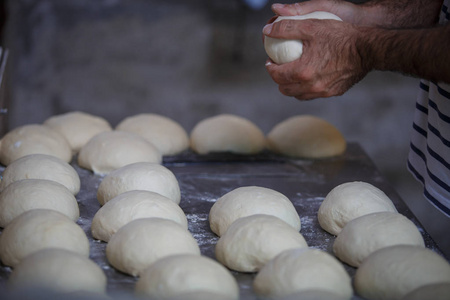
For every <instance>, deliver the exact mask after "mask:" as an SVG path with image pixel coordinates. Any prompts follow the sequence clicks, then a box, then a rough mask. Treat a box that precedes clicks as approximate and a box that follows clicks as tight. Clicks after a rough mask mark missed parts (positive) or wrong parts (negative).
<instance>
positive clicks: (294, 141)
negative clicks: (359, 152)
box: [267, 115, 347, 159]
mask: <svg viewBox="0 0 450 300" xmlns="http://www.w3.org/2000/svg"><path fill="white" fill-rule="evenodd" d="M267 147H268V148H269V149H270V150H271V151H273V152H275V153H279V154H282V155H286V156H290V157H299V158H312V159H314V158H316V159H317V158H327V157H333V156H337V155H341V154H343V153H344V152H345V150H346V149H347V142H346V141H345V138H344V136H343V135H342V133H341V132H340V131H339V130H338V129H337V128H336V127H335V126H334V125H332V124H331V123H329V122H327V121H325V120H323V119H321V118H318V117H315V116H310V115H299V116H294V117H290V118H288V119H286V120H284V121H282V122H280V123H278V124H277V125H275V126H274V127H273V128H272V129H271V130H270V131H269V133H268V134H267Z"/></svg>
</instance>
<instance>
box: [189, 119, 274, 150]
mask: <svg viewBox="0 0 450 300" xmlns="http://www.w3.org/2000/svg"><path fill="white" fill-rule="evenodd" d="M190 139H191V148H192V149H193V150H194V151H195V152H197V153H199V154H207V153H212V152H232V153H237V154H256V153H259V152H261V151H263V150H264V149H265V147H266V142H265V137H264V134H263V132H262V131H261V130H260V129H259V128H258V127H257V126H256V125H255V124H253V123H252V122H251V121H250V120H247V119H245V118H242V117H239V116H235V115H228V114H222V115H218V116H215V117H211V118H207V119H204V120H202V121H201V122H199V123H198V124H197V125H196V126H195V127H194V129H192V132H191V137H190Z"/></svg>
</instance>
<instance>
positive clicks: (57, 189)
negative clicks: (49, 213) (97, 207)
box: [0, 179, 80, 228]
mask: <svg viewBox="0 0 450 300" xmlns="http://www.w3.org/2000/svg"><path fill="white" fill-rule="evenodd" d="M38 208H42V209H52V210H56V211H58V212H60V213H62V214H64V215H66V216H67V217H69V218H70V219H72V220H73V221H76V220H77V219H78V218H79V216H80V210H79V208H78V203H77V200H76V199H75V196H74V195H73V194H72V193H71V192H70V191H69V190H68V189H67V188H66V187H65V186H63V185H62V184H60V183H57V182H55V181H51V180H45V179H23V180H19V181H15V182H12V183H11V184H10V185H8V186H7V187H6V188H5V189H4V190H3V191H2V192H1V193H0V227H2V228H3V227H5V226H6V225H8V224H9V223H10V222H11V221H12V220H13V219H14V218H16V217H17V216H19V215H21V214H22V213H24V212H26V211H29V210H32V209H38Z"/></svg>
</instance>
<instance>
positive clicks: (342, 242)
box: [333, 212, 425, 267]
mask: <svg viewBox="0 0 450 300" xmlns="http://www.w3.org/2000/svg"><path fill="white" fill-rule="evenodd" d="M394 245H416V246H422V247H425V242H424V241H423V238H422V235H421V234H420V232H419V230H418V229H417V227H416V225H414V223H413V222H412V221H410V220H409V219H408V218H406V217H405V216H403V215H401V214H399V213H394V212H377V213H371V214H368V215H364V216H362V217H358V218H356V219H353V220H351V221H350V222H348V223H347V225H345V226H344V228H343V229H342V231H341V232H340V233H339V235H338V236H337V238H336V239H335V241H334V244H333V251H334V253H335V255H336V256H337V257H338V258H339V259H340V260H342V261H343V262H346V263H347V264H349V265H351V266H354V267H358V266H359V265H360V264H361V262H362V261H363V260H364V259H365V258H366V257H367V256H369V255H370V254H371V253H373V252H375V251H376V250H378V249H381V248H384V247H389V246H394Z"/></svg>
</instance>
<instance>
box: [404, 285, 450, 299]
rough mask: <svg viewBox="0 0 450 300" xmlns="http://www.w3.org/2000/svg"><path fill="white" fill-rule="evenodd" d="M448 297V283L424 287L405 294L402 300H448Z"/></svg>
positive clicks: (449, 286)
mask: <svg viewBox="0 0 450 300" xmlns="http://www.w3.org/2000/svg"><path fill="white" fill-rule="evenodd" d="M449 295H450V282H443V283H435V284H429V285H424V286H422V287H420V288H418V289H415V290H413V291H412V292H410V293H408V294H406V295H405V296H404V297H403V298H402V300H423V299H433V300H448V299H449Z"/></svg>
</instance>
